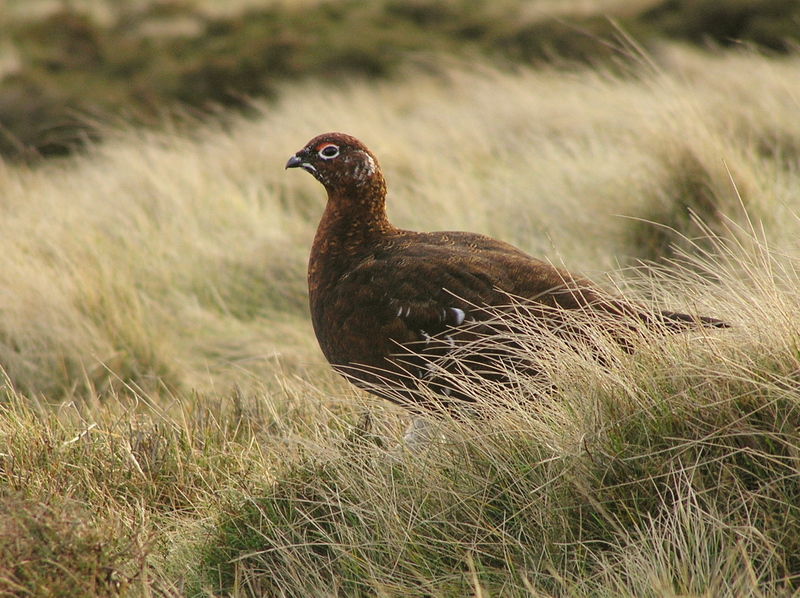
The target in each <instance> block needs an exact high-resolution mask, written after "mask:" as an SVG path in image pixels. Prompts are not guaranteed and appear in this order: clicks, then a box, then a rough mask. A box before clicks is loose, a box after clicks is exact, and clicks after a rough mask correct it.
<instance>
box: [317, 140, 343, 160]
mask: <svg viewBox="0 0 800 598" xmlns="http://www.w3.org/2000/svg"><path fill="white" fill-rule="evenodd" d="M338 155H339V148H338V147H337V146H335V145H333V144H332V143H329V144H328V145H326V146H325V147H323V148H322V149H321V150H319V157H320V158H322V159H323V160H330V159H332V158H335V157H336V156H338Z"/></svg>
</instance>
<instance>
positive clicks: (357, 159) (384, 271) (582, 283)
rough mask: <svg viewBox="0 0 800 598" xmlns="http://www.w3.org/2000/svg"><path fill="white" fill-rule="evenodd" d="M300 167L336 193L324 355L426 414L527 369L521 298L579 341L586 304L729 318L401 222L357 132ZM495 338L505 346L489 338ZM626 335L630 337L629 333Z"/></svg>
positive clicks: (654, 318)
mask: <svg viewBox="0 0 800 598" xmlns="http://www.w3.org/2000/svg"><path fill="white" fill-rule="evenodd" d="M289 168H300V169H303V170H305V171H307V172H309V173H310V174H311V175H312V176H313V177H314V178H315V179H316V180H317V181H319V182H320V183H321V184H322V185H323V187H324V188H325V190H326V191H327V196H328V197H327V203H326V205H325V209H324V212H323V215H322V218H321V220H320V223H319V226H318V228H317V231H316V234H315V236H314V241H313V244H312V247H311V254H310V257H309V262H308V297H309V307H310V312H311V322H312V325H313V329H314V333H315V335H316V337H317V340H318V342H319V346H320V348H321V350H322V353H323V354H324V356H325V358H326V359H327V360H328V362H329V363H330V364H331V366H332V367H333V369H334V370H335V371H337V372H338V373H339V374H341V375H342V376H344V377H345V378H346V379H347V380H348V381H350V382H351V383H353V384H354V385H355V386H357V387H360V388H363V389H366V390H367V391H369V392H371V393H372V394H374V395H377V396H379V397H382V398H384V399H387V400H389V401H391V402H393V403H397V404H400V405H402V406H404V407H406V408H408V409H410V410H411V411H413V412H415V413H420V414H424V415H429V414H430V413H431V412H439V411H442V410H444V411H451V410H453V409H455V408H457V406H458V405H459V404H461V403H464V402H474V401H475V397H474V393H471V392H466V391H465V390H464V385H463V384H459V383H458V377H459V376H460V375H472V376H473V377H477V378H478V379H483V380H486V381H489V382H492V383H498V382H500V383H502V381H503V379H504V378H507V377H508V371H509V370H508V367H509V363H510V364H511V366H512V367H516V366H519V358H518V356H519V350H518V349H519V347H513V348H512V347H506V349H503V341H502V340H501V341H500V342H497V339H498V338H501V339H502V338H505V339H506V341H505V342H507V343H510V344H514V341H513V337H512V340H508V338H509V337H508V335H505V336H504V335H503V334H502V333H503V332H509V324H508V323H507V319H505V320H504V319H503V318H502V317H498V314H502V313H503V310H506V311H508V310H509V309H512V308H510V307H509V306H510V305H512V304H513V305H517V306H520V305H521V306H523V307H524V310H523V312H522V313H524V315H525V317H528V318H534V319H536V320H537V321H538V322H537V323H543V324H544V325H545V326H546V327H547V328H548V329H552V330H554V331H557V333H560V334H562V335H563V336H565V337H568V338H571V339H572V340H575V339H578V340H580V339H581V337H582V331H581V329H580V327H579V325H577V324H571V323H570V321H569V320H568V318H567V317H566V316H565V314H568V313H571V312H575V311H576V310H580V311H582V312H583V313H585V314H589V315H594V316H596V317H597V318H598V319H602V320H603V321H607V320H608V319H616V320H620V321H622V322H625V323H624V324H622V326H621V327H622V328H626V327H627V328H631V327H632V326H633V325H632V324H631V322H636V323H638V324H641V325H644V326H647V327H649V328H653V329H658V330H665V331H668V332H678V331H681V330H685V329H687V328H693V327H713V328H725V327H727V326H728V325H727V324H726V323H725V322H723V321H721V320H718V319H715V318H711V317H706V316H692V315H688V314H683V313H678V312H670V311H662V312H658V313H655V314H654V312H653V311H652V310H645V309H644V308H642V307H641V306H639V305H637V304H636V303H633V302H630V301H627V300H625V299H623V298H622V297H619V296H617V295H613V294H611V293H608V292H606V291H604V290H602V289H601V288H600V287H599V286H598V285H595V284H594V283H592V282H590V281H589V280H588V279H586V278H583V277H581V276H577V275H574V274H572V273H570V272H569V271H567V270H566V269H563V268H559V267H556V266H553V265H551V264H549V263H547V262H544V261H542V260H539V259H536V258H534V257H532V256H530V255H528V254H526V253H525V252H523V251H521V250H520V249H517V248H516V247H514V246H512V245H510V244H508V243H506V242H504V241H500V240H497V239H494V238H491V237H488V236H485V235H482V234H478V233H472V232H462V231H439V232H415V231H410V230H403V229H400V228H397V227H395V226H394V225H393V224H391V223H390V222H389V220H388V218H387V214H386V195H387V187H386V181H385V179H384V176H383V173H382V171H381V168H380V165H379V163H378V160H377V158H376V157H375V155H374V154H373V153H372V152H371V151H370V150H369V149H368V148H367V147H366V146H365V145H364V144H363V143H362V142H361V141H359V140H358V139H356V138H355V137H352V136H350V135H347V134H344V133H336V132H333V133H325V134H322V135H318V136H316V137H314V138H313V139H311V140H310V141H309V142H308V143H307V144H306V145H305V147H303V148H302V149H301V150H300V151H298V152H296V153H295V154H294V155H292V156H291V157H290V158H289V160H288V161H287V163H286V169H289ZM498 332H500V333H501V334H498ZM512 332H513V331H512ZM487 337H491V338H494V339H495V342H485V343H481V342H480V339H481V338H487ZM615 338H616V337H615ZM618 341H619V342H620V344H622V345H623V346H624V345H625V344H626V341H625V340H624V335H618ZM543 342H545V341H543ZM511 356H516V357H515V359H516V361H514V360H511ZM509 360H511V361H509ZM454 380H455V382H454ZM432 397H434V398H436V399H440V400H434V399H432Z"/></svg>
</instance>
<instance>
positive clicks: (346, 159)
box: [286, 133, 383, 191]
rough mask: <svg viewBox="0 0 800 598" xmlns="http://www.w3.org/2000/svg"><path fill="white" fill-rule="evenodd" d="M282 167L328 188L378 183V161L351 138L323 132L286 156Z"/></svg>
mask: <svg viewBox="0 0 800 598" xmlns="http://www.w3.org/2000/svg"><path fill="white" fill-rule="evenodd" d="M286 168H302V169H303V170H305V171H307V172H310V173H311V174H312V175H313V176H314V178H315V179H317V180H318V181H319V182H320V183H322V184H323V185H324V186H325V188H326V189H328V191H333V190H336V189H341V188H350V187H363V186H365V185H370V184H374V183H375V182H382V180H383V177H382V175H381V172H380V167H379V166H378V161H377V160H376V159H375V156H373V155H372V152H370V151H369V150H368V149H367V147H366V146H365V145H364V144H363V143H361V142H360V141H359V140H358V139H356V138H355V137H351V136H350V135H345V134H344V133H325V134H323V135H318V136H317V137H314V139H312V140H311V141H309V142H308V143H307V144H306V146H305V147H304V148H303V149H301V150H300V151H299V152H297V153H296V154H295V155H293V156H292V157H291V158H289V161H288V162H287V163H286Z"/></svg>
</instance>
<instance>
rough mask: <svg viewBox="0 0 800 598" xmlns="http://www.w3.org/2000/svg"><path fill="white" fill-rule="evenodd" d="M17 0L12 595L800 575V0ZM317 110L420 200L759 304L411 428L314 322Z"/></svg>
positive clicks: (5, 53)
mask: <svg viewBox="0 0 800 598" xmlns="http://www.w3.org/2000/svg"><path fill="white" fill-rule="evenodd" d="M0 11H2V13H0V29H1V30H2V35H0V40H2V41H0V65H1V66H0V72H2V79H0V123H2V137H3V141H2V143H1V144H0V145H2V153H3V159H2V161H0V255H2V256H3V267H2V268H0V366H2V373H0V375H1V376H2V378H0V396H2V401H0V594H4V595H18V596H71V597H72V596H121V595H129V596H212V595H213V596H465V595H475V596H536V597H540V596H608V597H612V596H613V597H617V596H631V597H633V596H636V597H640V596H653V597H662V596H732V597H733V596H737V597H738V596H753V597H756V596H758V597H763V596H776V597H778V596H780V597H783V596H793V595H797V593H798V588H799V587H800V581H799V580H800V561H798V559H797V554H798V553H800V549H799V548H798V547H800V516H798V515H799V513H800V512H799V511H798V507H797V505H798V504H800V502H798V501H799V500H800V497H799V496H798V491H799V490H798V489H800V437H799V436H798V429H799V427H800V421H799V418H798V414H799V413H800V399H799V398H798V392H797V388H798V380H799V377H798V372H800V350H798V338H800V336H799V335H798V331H799V330H800V318H798V315H797V314H798V313H800V309H798V307H800V305H799V304H800V300H799V299H798V298H799V295H798V291H797V288H798V287H797V271H796V270H797V266H796V264H797V259H798V241H797V239H798V233H797V231H798V220H797V216H796V214H797V213H798V212H799V211H800V177H799V176H798V173H799V172H800V119H798V118H797V114H798V108H800V59H798V56H797V54H796V51H795V44H796V42H797V39H798V34H797V27H798V9H797V6H796V3H793V2H776V1H753V2H743V1H736V2H723V1H721V2H710V1H705V0H683V1H671V2H651V1H644V0H643V1H638V0H637V1H634V0H608V1H605V2H596V3H587V2H578V1H567V0H565V1H563V2H558V1H548V2H544V1H542V2H533V1H531V2H522V1H508V2H495V3H493V2H488V1H487V2H481V1H480V0H471V1H466V0H464V1H449V2H424V1H411V0H408V1H405V2H401V1H399V0H398V1H385V2H384V1H376V2H358V1H355V0H352V1H345V2H321V1H314V0H307V1H305V2H289V1H288V0H287V1H285V2H270V3H266V2H263V1H261V2H259V1H257V0H239V1H231V2H225V3H220V2H211V1H210V0H208V1H200V0H198V1H196V2H183V3H156V2H147V1H141V2H111V1H110V0H95V1H93V2H90V1H88V0H87V1H86V2H81V1H79V0H73V1H71V2H45V1H44V0H41V1H38V0H37V1H22V0H16V1H15V0H7V2H5V3H4V4H3V5H2V7H0ZM327 130H341V131H345V132H348V133H351V134H354V135H356V136H358V137H360V138H361V139H363V140H364V141H365V142H366V143H367V144H368V145H369V146H370V148H371V149H372V150H373V151H374V152H375V153H376V155H377V156H378V157H379V159H380V160H381V164H382V167H383V169H384V172H385V175H386V178H387V181H388V185H389V189H390V196H389V206H388V209H389V215H390V218H391V219H392V220H393V222H395V223H396V224H397V225H399V226H402V227H407V228H412V229H423V230H434V229H467V230H474V231H478V232H483V233H487V234H491V235H493V236H496V237H500V238H502V239H504V240H507V241H509V242H512V243H514V244H515V245H517V246H519V247H521V248H522V249H524V250H526V251H528V252H530V253H532V254H534V255H536V256H539V257H542V258H543V259H547V260H549V261H551V262H553V263H555V264H558V265H564V266H567V267H569V268H570V269H572V270H575V271H578V272H582V273H585V274H588V275H589V276H591V277H593V278H594V279H596V280H597V281H598V282H600V283H601V284H603V285H605V286H606V287H607V288H611V289H614V288H618V289H620V290H621V291H623V292H625V293H628V294H630V295H631V296H633V297H636V298H639V299H641V300H642V301H645V302H647V304H648V305H652V306H653V307H654V308H655V307H665V308H676V309H681V310H685V311H691V312H692V313H703V314H708V315H714V316H717V317H721V318H723V319H725V320H726V321H728V322H730V323H731V324H732V325H733V327H732V328H731V329H730V330H725V331H719V332H713V333H705V332H699V333H692V334H687V335H679V336H675V337H670V338H666V339H665V338H659V337H658V336H656V335H653V336H645V337H643V338H642V339H640V341H639V345H638V346H637V351H636V353H635V354H634V355H621V354H619V353H620V352H619V351H618V350H617V349H615V348H614V347H610V346H609V347H607V351H608V352H609V356H610V359H609V360H608V363H610V364H612V365H611V366H610V367H600V366H599V365H598V364H597V363H595V362H594V361H593V360H590V359H585V358H584V357H583V356H580V355H577V354H575V353H574V352H573V351H570V350H569V349H568V348H565V347H561V346H560V345H559V343H558V339H550V341H551V342H550V343H549V345H550V346H552V355H549V356H547V355H543V356H541V360H542V367H543V368H545V371H547V372H548V375H549V376H550V378H551V379H552V380H553V381H554V383H555V388H556V389H557V390H556V391H554V392H553V394H552V395H551V396H549V397H547V398H546V399H545V398H541V397H540V398H539V399H538V400H537V401H534V402H533V403H532V402H530V401H529V400H523V401H522V402H520V398H521V397H524V396H525V395H526V393H528V394H530V393H535V392H536V390H535V389H536V382H535V381H531V380H528V381H526V380H521V381H520V387H519V388H518V389H517V390H516V392H510V393H507V394H508V396H506V394H502V395H500V396H495V395H491V396H487V390H486V389H482V388H475V389H474V393H475V396H476V400H478V401H479V402H483V403H487V404H486V405H485V409H486V411H487V412H488V414H489V415H488V416H487V418H486V420H482V421H480V422H477V423H476V422H464V421H445V422H441V423H440V424H439V428H437V430H436V432H435V433H434V434H433V435H432V437H431V441H430V442H429V443H428V445H427V446H423V447H422V448H421V449H419V450H416V451H411V450H409V449H408V448H406V447H405V445H404V443H403V430H404V429H405V427H406V425H407V423H408V417H407V415H406V414H405V413H404V412H403V411H402V410H401V409H398V408H395V407H393V406H390V405H388V404H386V403H385V402H383V401H379V400H377V399H374V398H370V397H368V396H366V395H364V394H363V393H360V392H358V391H355V390H354V389H352V388H350V387H348V386H347V385H345V383H344V382H343V381H341V380H339V379H338V378H337V377H336V376H335V375H334V374H332V372H331V371H330V369H329V367H328V366H327V364H325V362H324V359H323V357H322V356H321V354H320V353H319V350H318V348H317V346H316V341H315V339H314V338H313V333H312V331H311V327H310V323H309V320H308V315H307V298H306V290H305V265H306V260H307V255H308V250H309V246H310V242H311V239H312V236H313V233H314V230H315V227H316V224H317V221H318V219H319V217H320V214H321V212H322V209H323V205H324V201H325V197H324V192H323V191H322V189H321V188H320V187H319V185H318V183H316V182H315V181H314V180H313V179H312V178H311V177H308V176H305V175H303V174H302V173H294V172H290V173H286V172H284V170H283V165H284V164H285V162H286V159H287V157H288V156H289V155H291V154H292V153H294V152H295V151H296V150H298V149H299V148H300V147H302V146H303V145H304V144H305V143H306V141H307V140H308V139H309V138H311V137H312V136H313V135H316V134H318V133H320V132H322V131H327ZM584 324H587V323H584ZM587 325H588V324H587ZM530 334H531V335H532V340H529V341H528V342H529V343H530V344H531V345H532V346H540V345H541V341H539V340H535V339H538V338H539V336H538V335H541V334H544V332H543V331H538V330H536V329H535V328H532V329H531V331H530ZM519 340H520V342H522V343H523V345H524V343H525V342H526V341H525V339H524V338H523V339H519ZM615 351H616V352H615Z"/></svg>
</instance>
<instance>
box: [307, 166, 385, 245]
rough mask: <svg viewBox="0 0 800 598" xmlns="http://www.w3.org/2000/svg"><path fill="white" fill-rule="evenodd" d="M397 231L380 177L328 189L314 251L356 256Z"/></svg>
mask: <svg viewBox="0 0 800 598" xmlns="http://www.w3.org/2000/svg"><path fill="white" fill-rule="evenodd" d="M395 230H396V229H395V227H394V226H392V224H391V223H390V222H389V220H388V218H387V217H386V185H385V183H384V182H383V179H382V178H377V179H376V180H373V181H370V184H367V185H360V186H354V187H350V188H348V187H345V188H336V189H330V190H328V203H327V205H326V206H325V212H324V214H323V215H322V220H321V221H320V223H319V228H318V229H317V235H316V238H315V240H314V248H313V249H314V250H317V249H321V250H322V249H324V251H325V253H327V254H328V255H338V254H345V255H353V254H355V253H358V252H359V251H361V250H363V249H364V248H368V247H369V246H370V245H373V244H375V243H377V242H379V241H380V239H381V238H383V237H385V236H386V235H387V234H390V233H392V232H393V231H395Z"/></svg>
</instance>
